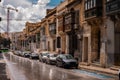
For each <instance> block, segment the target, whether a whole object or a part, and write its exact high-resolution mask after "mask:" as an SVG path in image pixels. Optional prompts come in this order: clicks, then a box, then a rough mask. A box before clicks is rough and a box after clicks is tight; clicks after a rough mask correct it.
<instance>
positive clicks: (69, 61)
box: [56, 54, 78, 68]
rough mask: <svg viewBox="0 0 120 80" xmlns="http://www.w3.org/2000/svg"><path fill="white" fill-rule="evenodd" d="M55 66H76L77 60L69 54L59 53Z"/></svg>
mask: <svg viewBox="0 0 120 80" xmlns="http://www.w3.org/2000/svg"><path fill="white" fill-rule="evenodd" d="M56 66H59V67H63V68H71V67H75V68H77V67H78V62H77V60H76V59H74V58H73V57H72V55H70V54H60V55H58V56H57V58H56Z"/></svg>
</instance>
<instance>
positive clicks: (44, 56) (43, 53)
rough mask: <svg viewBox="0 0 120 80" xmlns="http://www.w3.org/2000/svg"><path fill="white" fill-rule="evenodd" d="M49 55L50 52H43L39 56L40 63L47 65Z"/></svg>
mask: <svg viewBox="0 0 120 80" xmlns="http://www.w3.org/2000/svg"><path fill="white" fill-rule="evenodd" d="M48 54H49V52H48V51H44V52H41V53H40V54H39V61H40V62H44V63H47V61H46V59H47V56H48Z"/></svg>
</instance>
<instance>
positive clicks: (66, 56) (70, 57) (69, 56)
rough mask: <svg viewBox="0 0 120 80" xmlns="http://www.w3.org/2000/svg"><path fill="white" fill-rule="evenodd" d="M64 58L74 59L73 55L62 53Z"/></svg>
mask: <svg viewBox="0 0 120 80" xmlns="http://www.w3.org/2000/svg"><path fill="white" fill-rule="evenodd" d="M61 57H62V58H63V59H73V57H72V56H71V55H62V56H61Z"/></svg>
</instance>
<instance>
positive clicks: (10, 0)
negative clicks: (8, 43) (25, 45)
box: [0, 0, 52, 32]
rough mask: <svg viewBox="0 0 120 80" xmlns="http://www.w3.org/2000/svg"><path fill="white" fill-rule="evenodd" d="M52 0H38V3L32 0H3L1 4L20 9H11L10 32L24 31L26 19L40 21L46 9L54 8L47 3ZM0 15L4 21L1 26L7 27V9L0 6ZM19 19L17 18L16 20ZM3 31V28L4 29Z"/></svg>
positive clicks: (0, 23)
mask: <svg viewBox="0 0 120 80" xmlns="http://www.w3.org/2000/svg"><path fill="white" fill-rule="evenodd" d="M49 2H50V0H38V1H37V3H36V4H32V2H31V1H30V0H2V2H1V4H0V6H5V7H11V8H14V9H18V12H16V11H14V10H10V13H9V15H10V17H9V18H10V19H12V20H10V22H9V30H10V32H16V31H17V32H18V31H22V30H23V28H24V27H25V23H26V21H30V22H38V21H40V20H41V19H42V18H43V17H45V15H46V9H47V8H52V7H51V6H48V5H47V4H48V3H49ZM0 16H1V17H2V19H3V20H2V21H1V22H0V26H1V27H2V28H4V29H7V20H6V19H7V9H5V8H1V7H0ZM16 19H17V20H16ZM2 31H3V30H2Z"/></svg>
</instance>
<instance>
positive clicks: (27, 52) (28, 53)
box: [23, 51, 31, 58]
mask: <svg viewBox="0 0 120 80" xmlns="http://www.w3.org/2000/svg"><path fill="white" fill-rule="evenodd" d="M23 53H24V55H23V56H24V57H25V58H29V57H30V55H31V52H30V51H25V52H23Z"/></svg>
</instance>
